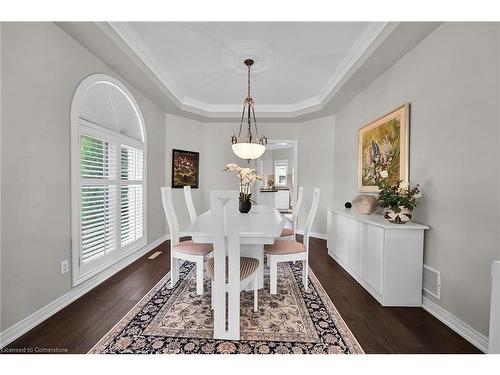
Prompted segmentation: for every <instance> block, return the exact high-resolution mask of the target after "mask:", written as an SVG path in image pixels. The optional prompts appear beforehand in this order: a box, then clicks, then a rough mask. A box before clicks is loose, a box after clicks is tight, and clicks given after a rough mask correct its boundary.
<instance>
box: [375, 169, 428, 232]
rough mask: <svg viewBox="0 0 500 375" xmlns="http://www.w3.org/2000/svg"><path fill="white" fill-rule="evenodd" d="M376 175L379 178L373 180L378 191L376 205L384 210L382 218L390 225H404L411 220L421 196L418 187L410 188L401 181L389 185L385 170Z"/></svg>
mask: <svg viewBox="0 0 500 375" xmlns="http://www.w3.org/2000/svg"><path fill="white" fill-rule="evenodd" d="M378 174H379V176H380V177H376V178H374V182H375V184H376V185H377V186H378V188H379V189H380V191H379V193H378V204H379V206H380V207H383V208H384V209H385V210H384V218H386V219H387V220H388V221H389V222H391V223H395V224H406V223H407V222H408V221H410V220H411V218H412V214H411V212H412V211H413V209H414V208H415V206H416V205H417V198H420V197H421V196H422V193H421V191H420V186H419V185H418V184H417V185H416V186H415V187H414V188H410V186H409V184H408V182H403V181H398V183H396V184H392V185H391V184H390V183H389V180H388V172H387V170H385V169H383V170H381V171H380V172H379V173H378Z"/></svg>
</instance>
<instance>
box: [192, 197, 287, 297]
mask: <svg viewBox="0 0 500 375" xmlns="http://www.w3.org/2000/svg"><path fill="white" fill-rule="evenodd" d="M285 223H286V218H285V217H284V216H283V215H281V214H280V213H279V212H278V211H277V210H276V209H275V208H273V207H269V206H263V205H253V206H252V209H251V210H250V212H249V213H246V214H241V213H240V244H241V256H248V257H252V258H257V259H259V268H258V271H257V272H258V275H257V280H258V288H259V289H261V288H262V287H263V286H264V245H266V244H273V243H274V241H275V240H276V239H277V238H279V237H280V236H281V231H282V230H283V228H284V227H285ZM186 233H189V234H190V235H191V237H192V240H193V242H195V243H213V235H212V223H211V215H210V210H208V211H206V212H204V213H203V214H201V215H200V216H198V217H197V218H196V220H195V221H194V222H192V223H191V224H190V225H189V226H188V227H187V228H186ZM249 288H250V287H249Z"/></svg>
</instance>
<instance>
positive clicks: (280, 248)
mask: <svg viewBox="0 0 500 375" xmlns="http://www.w3.org/2000/svg"><path fill="white" fill-rule="evenodd" d="M264 251H265V252H266V253H267V254H271V255H284V254H296V253H302V252H304V251H306V247H305V246H304V244H302V243H300V242H296V241H288V240H276V241H274V244H272V245H266V246H265V247H264Z"/></svg>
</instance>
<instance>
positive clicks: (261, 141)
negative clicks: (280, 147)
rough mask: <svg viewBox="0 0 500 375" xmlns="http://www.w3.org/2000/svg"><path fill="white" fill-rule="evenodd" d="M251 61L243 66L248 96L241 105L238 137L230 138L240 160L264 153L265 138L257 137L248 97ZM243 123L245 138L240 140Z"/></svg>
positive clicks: (257, 156)
mask: <svg viewBox="0 0 500 375" xmlns="http://www.w3.org/2000/svg"><path fill="white" fill-rule="evenodd" d="M253 63H254V61H253V60H252V59H246V60H245V65H246V66H247V68H248V94H247V97H246V98H245V102H244V104H243V112H242V114H241V121H240V131H239V133H238V136H236V135H233V136H232V137H231V143H232V145H233V146H232V149H233V152H234V153H235V154H236V156H238V157H239V158H241V159H245V160H248V161H250V160H254V159H257V158H259V157H261V156H262V154H264V152H265V151H266V144H267V138H266V137H259V131H258V129H257V120H256V119H255V110H254V102H253V99H252V97H251V96H250V67H251V66H252V65H253ZM243 122H246V124H245V127H246V138H244V139H242V138H241V131H242V129H243ZM252 125H253V127H254V128H255V138H254V136H253V134H252Z"/></svg>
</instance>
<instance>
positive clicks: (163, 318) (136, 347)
mask: <svg viewBox="0 0 500 375" xmlns="http://www.w3.org/2000/svg"><path fill="white" fill-rule="evenodd" d="M267 271H268V270H267V269H266V275H265V278H264V280H265V282H264V289H261V290H260V291H259V310H258V312H254V311H253V292H242V293H241V320H240V322H241V323H240V324H241V331H240V332H241V340H239V341H225V340H214V339H213V338H212V335H213V316H212V309H211V307H210V281H209V280H208V279H205V294H204V295H203V296H198V295H196V279H195V270H194V264H193V263H188V262H185V263H184V264H183V265H182V266H181V270H180V279H179V282H178V283H177V284H176V285H175V287H174V288H172V289H169V284H170V283H169V280H170V273H168V274H167V275H166V276H165V277H164V278H163V279H162V280H160V281H159V282H158V284H157V285H156V286H155V287H154V288H153V289H151V291H149V293H148V294H147V295H146V296H144V298H143V299H142V300H141V301H140V302H139V303H138V304H137V305H136V306H135V307H134V308H133V309H132V310H131V311H130V312H129V313H128V314H127V315H126V316H125V317H124V318H123V319H122V320H121V321H120V322H118V324H117V325H116V326H115V327H113V328H112V329H111V331H109V332H108V333H107V334H106V336H104V337H103V338H102V339H101V340H100V341H99V342H98V343H97V344H96V345H95V346H94V347H93V348H92V349H91V350H90V352H89V353H145V354H146V353H150V354H153V353H206V354H222V353H235V354H268V353H278V354H287V353H295V354H306V353H315V354H319V353H325V354H337V353H338V354H350V353H363V349H362V348H361V346H360V345H359V343H358V342H357V341H356V339H355V338H354V336H353V334H352V333H351V331H350V330H349V328H348V327H347V326H346V324H345V322H344V320H343V319H342V317H341V316H340V314H339V313H338V311H337V309H336V308H335V306H334V305H333V303H332V301H331V300H330V298H329V297H328V296H327V294H326V292H325V291H324V289H323V287H322V286H321V284H320V282H319V281H318V279H317V278H316V276H315V275H314V273H313V272H312V271H311V270H309V281H310V283H309V290H308V291H307V292H306V291H305V290H304V289H303V287H302V281H301V277H302V264H301V263H300V262H297V263H292V262H290V263H281V264H280V265H279V268H278V272H279V275H278V294H276V295H271V294H269V275H268V274H267Z"/></svg>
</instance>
